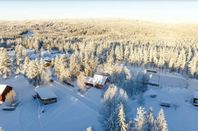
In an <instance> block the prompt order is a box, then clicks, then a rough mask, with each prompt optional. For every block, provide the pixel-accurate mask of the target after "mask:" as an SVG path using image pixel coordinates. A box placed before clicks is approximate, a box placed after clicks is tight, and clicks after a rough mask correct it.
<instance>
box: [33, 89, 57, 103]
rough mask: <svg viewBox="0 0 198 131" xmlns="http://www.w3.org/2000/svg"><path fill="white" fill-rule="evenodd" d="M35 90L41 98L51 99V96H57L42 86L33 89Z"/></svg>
mask: <svg viewBox="0 0 198 131" xmlns="http://www.w3.org/2000/svg"><path fill="white" fill-rule="evenodd" d="M35 91H36V92H37V93H38V95H39V96H40V97H41V99H44V100H45V99H51V98H57V96H56V95H55V94H54V92H53V91H52V90H51V89H49V88H46V87H45V88H44V87H38V88H36V89H35Z"/></svg>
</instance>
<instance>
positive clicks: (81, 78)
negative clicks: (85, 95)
mask: <svg viewBox="0 0 198 131" xmlns="http://www.w3.org/2000/svg"><path fill="white" fill-rule="evenodd" d="M84 80H85V76H84V73H83V72H80V74H79V75H78V76H77V84H78V87H79V91H80V92H83V91H84V90H85V83H84Z"/></svg>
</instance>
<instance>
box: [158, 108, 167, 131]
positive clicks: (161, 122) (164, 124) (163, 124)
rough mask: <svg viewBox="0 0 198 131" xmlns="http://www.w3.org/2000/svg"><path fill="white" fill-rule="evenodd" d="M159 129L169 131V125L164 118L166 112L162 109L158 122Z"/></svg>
mask: <svg viewBox="0 0 198 131" xmlns="http://www.w3.org/2000/svg"><path fill="white" fill-rule="evenodd" d="M156 125H157V129H158V130H159V131H168V127H167V126H168V125H167V122H166V119H165V116H164V110H163V109H161V110H160V112H159V114H158V116H157V120H156Z"/></svg>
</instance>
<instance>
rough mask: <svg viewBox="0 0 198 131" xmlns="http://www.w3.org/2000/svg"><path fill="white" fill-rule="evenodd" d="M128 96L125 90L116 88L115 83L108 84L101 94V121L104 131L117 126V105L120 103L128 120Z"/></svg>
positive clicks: (110, 130) (112, 130) (111, 130)
mask: <svg viewBox="0 0 198 131" xmlns="http://www.w3.org/2000/svg"><path fill="white" fill-rule="evenodd" d="M127 100H128V96H127V94H126V92H125V91H124V90H123V89H121V88H117V87H116V86H115V85H110V86H109V88H108V89H107V90H106V92H105V93H104V95H103V108H102V109H101V111H100V113H101V123H102V125H103V127H104V130H105V131H115V130H116V128H117V123H116V120H117V119H118V115H117V114H118V112H117V107H118V105H119V104H120V103H122V104H123V107H124V109H123V110H124V112H125V119H126V121H127V120H128V110H127V108H128V104H127Z"/></svg>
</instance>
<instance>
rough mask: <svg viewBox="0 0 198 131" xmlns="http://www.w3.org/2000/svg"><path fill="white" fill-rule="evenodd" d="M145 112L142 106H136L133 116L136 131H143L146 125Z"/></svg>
mask: <svg viewBox="0 0 198 131" xmlns="http://www.w3.org/2000/svg"><path fill="white" fill-rule="evenodd" d="M145 114H146V112H145V110H144V108H143V107H139V108H137V114H136V118H135V129H136V130H137V131H144V129H145V125H146V115H145Z"/></svg>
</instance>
